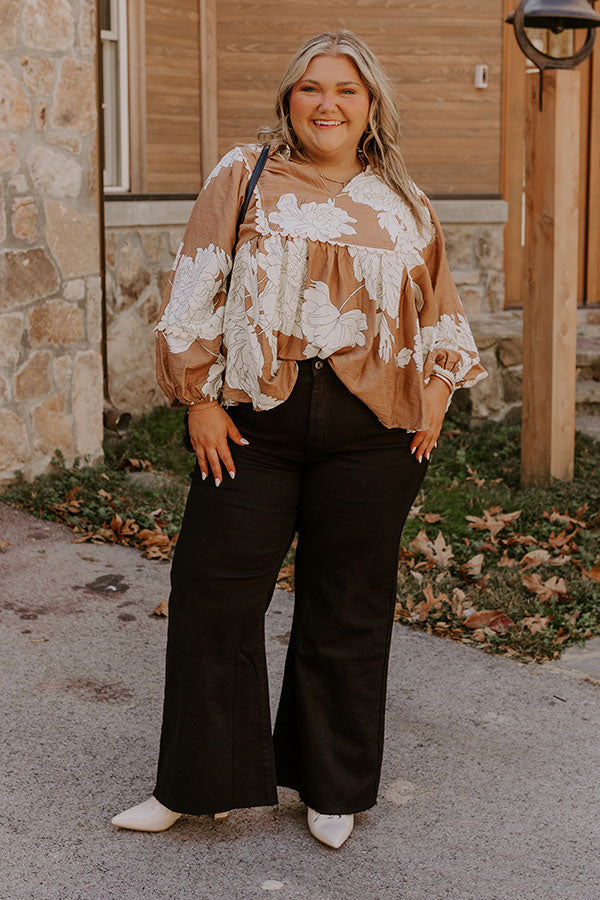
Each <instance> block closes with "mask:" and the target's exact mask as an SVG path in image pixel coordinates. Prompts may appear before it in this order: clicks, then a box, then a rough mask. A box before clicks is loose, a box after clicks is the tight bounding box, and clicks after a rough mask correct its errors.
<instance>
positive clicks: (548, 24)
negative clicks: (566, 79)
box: [506, 0, 600, 72]
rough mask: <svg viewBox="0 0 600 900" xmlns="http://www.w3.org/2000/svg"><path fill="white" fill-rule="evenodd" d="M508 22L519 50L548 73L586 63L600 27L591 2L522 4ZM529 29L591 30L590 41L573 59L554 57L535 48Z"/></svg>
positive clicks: (528, 0) (533, 0)
mask: <svg viewBox="0 0 600 900" xmlns="http://www.w3.org/2000/svg"><path fill="white" fill-rule="evenodd" d="M506 21H507V22H508V23H509V25H514V28H515V37H516V39H517V42H518V44H519V47H520V48H521V50H522V51H523V53H524V54H525V56H526V57H527V58H528V59H530V60H531V62H532V63H534V65H536V66H537V67H538V69H539V70H540V72H543V71H544V69H574V68H575V66H578V65H579V64H580V63H582V62H583V61H584V60H585V59H587V58H588V56H589V55H590V53H591V52H592V50H593V48H594V41H595V39H596V28H598V27H600V15H599V14H598V13H597V12H594V9H593V8H592V5H591V3H589V2H588V0H520V2H519V4H518V6H517V8H516V9H515V11H514V12H512V13H511V14H510V15H509V16H508V17H507V19H506ZM526 28H548V29H550V31H552V32H553V33H554V34H560V33H561V32H562V31H566V30H569V29H570V30H573V29H575V28H587V37H586V40H585V43H584V45H583V47H582V48H581V49H580V50H578V51H577V53H574V54H573V55H571V56H550V54H549V53H543V52H542V51H541V50H538V48H537V47H535V46H534V45H533V44H532V42H531V41H530V40H529V37H528V36H527V32H526V31H525V29H526Z"/></svg>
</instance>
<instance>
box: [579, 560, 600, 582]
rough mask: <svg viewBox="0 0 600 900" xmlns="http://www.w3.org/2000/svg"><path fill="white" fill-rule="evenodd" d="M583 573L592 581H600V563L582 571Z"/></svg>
mask: <svg viewBox="0 0 600 900" xmlns="http://www.w3.org/2000/svg"><path fill="white" fill-rule="evenodd" d="M581 571H582V572H583V574H584V575H585V577H586V578H589V579H590V580H591V581H600V563H596V564H595V565H594V566H593V568H591V569H582V570H581Z"/></svg>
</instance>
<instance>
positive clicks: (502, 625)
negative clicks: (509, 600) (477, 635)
mask: <svg viewBox="0 0 600 900" xmlns="http://www.w3.org/2000/svg"><path fill="white" fill-rule="evenodd" d="M465 625H466V626H467V628H475V629H477V628H485V627H487V628H491V629H492V631H495V632H497V633H498V634H502V633H503V632H504V631H506V629H507V628H508V627H509V626H510V625H514V622H513V620H512V619H511V618H510V616H507V615H506V613H505V612H504V610H503V609H482V610H481V611H480V612H474V613H471V615H470V616H467V618H466V619H465Z"/></svg>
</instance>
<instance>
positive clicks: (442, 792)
mask: <svg viewBox="0 0 600 900" xmlns="http://www.w3.org/2000/svg"><path fill="white" fill-rule="evenodd" d="M0 541H9V542H10V546H8V547H7V548H6V550H5V552H4V553H2V554H0V573H1V578H2V581H1V583H2V592H1V594H0V597H1V604H0V607H1V610H0V633H1V646H2V653H1V654H0V666H1V678H2V682H1V683H2V694H1V698H2V699H1V705H2V718H3V720H4V721H3V729H2V734H3V740H2V742H1V744H0V752H1V759H0V772H1V775H0V781H1V783H2V787H3V791H2V797H3V799H2V801H1V802H0V828H1V835H0V842H1V846H2V853H1V854H0V900H22V898H23V900H24V898H26V900H112V898H115V900H116V898H119V900H134V898H135V900H137V898H139V897H144V898H145V900H167V898H168V900H171V898H173V900H209V898H211V900H212V898H216V900H252V898H262V897H267V896H274V897H278V898H281V900H340V898H342V900H348V898H353V900H354V898H356V900H371V898H372V900H384V898H392V900H399V898H409V900H442V898H452V900H458V898H461V900H462V898H469V900H512V898H515V900H538V898H539V900H598V898H600V789H599V783H600V778H599V772H600V686H599V685H598V684H597V682H598V681H599V680H600V672H599V669H598V666H599V656H598V653H599V651H598V649H597V648H598V642H597V641H594V642H592V644H590V645H589V646H593V650H592V651H590V653H588V655H587V657H586V655H585V654H578V653H577V652H574V651H567V653H565V655H564V657H563V660H567V661H568V669H569V670H571V671H570V672H566V671H563V670H562V669H561V666H562V665H563V663H561V664H560V665H556V664H553V665H551V666H539V665H529V666H526V665H523V664H520V663H516V662H514V661H511V660H509V659H506V658H504V657H494V656H490V655H488V654H485V653H484V652H482V651H481V650H479V649H476V648H471V647H467V646H465V645H463V644H460V643H455V642H452V641H449V640H443V639H440V638H437V637H434V636H429V635H427V634H424V633H422V632H417V631H413V630H410V629H408V628H405V627H403V626H401V625H397V626H395V631H394V642H393V650H392V656H391V661H390V681H389V691H388V709H387V731H386V746H385V754H384V766H383V774H382V783H381V791H380V798H379V802H378V804H377V806H376V807H374V808H373V809H371V810H369V811H367V812H365V813H361V814H359V815H358V816H357V817H356V826H355V830H354V833H353V834H352V835H351V837H350V839H349V840H348V841H347V843H346V844H345V845H344V847H342V848H341V849H340V850H338V851H334V850H329V849H328V848H326V847H323V846H322V845H321V844H319V843H318V842H317V841H315V839H314V838H312V836H311V835H310V834H309V833H308V831H307V829H306V825H305V808H304V806H303V805H302V804H301V803H299V801H298V798H297V795H296V794H295V793H294V792H293V791H289V790H286V789H280V809H279V813H278V815H277V817H275V815H274V813H273V811H272V810H271V809H270V808H259V809H251V810H238V811H234V812H233V813H232V815H231V816H230V818H229V819H228V820H226V821H224V822H222V823H219V824H216V823H214V822H212V821H211V820H209V818H208V817H203V816H202V817H184V818H182V819H180V820H179V821H178V822H177V823H176V824H175V825H174V826H173V828H171V829H170V830H169V831H167V832H164V833H162V834H144V833H135V832H127V831H122V830H118V829H115V828H114V827H113V826H112V825H110V823H109V819H110V817H111V815H113V814H114V813H115V812H117V811H119V810H121V809H124V808H125V807H127V806H130V805H133V804H134V803H136V802H139V801H140V800H142V799H145V798H146V797H147V796H148V795H149V793H150V791H151V789H152V786H153V783H154V781H153V779H154V772H155V764H156V756H157V750H158V731H159V726H160V715H161V703H162V683H163V681H162V680H163V666H164V647H165V640H166V629H167V623H166V621H165V620H164V619H159V618H155V617H152V616H151V615H150V613H151V611H152V609H153V608H154V606H155V605H156V604H157V603H158V602H159V601H160V600H161V598H163V597H164V596H165V595H166V592H167V585H168V572H169V567H168V564H166V563H156V562H149V561H146V560H144V559H143V558H142V557H141V556H140V554H139V553H138V552H137V551H136V550H133V549H128V548H125V547H119V546H116V547H112V546H103V545H89V544H74V543H72V540H71V534H70V532H69V531H68V530H67V529H65V528H63V527H62V526H59V525H53V524H49V523H44V522H41V521H39V520H36V519H32V518H30V517H29V516H27V515H25V514H23V513H21V512H18V511H16V510H13V509H10V508H8V507H2V506H1V505H0ZM291 609H292V598H291V596H290V595H289V594H286V593H284V592H281V591H278V592H277V593H276V594H275V597H274V599H273V603H272V605H271V609H270V611H269V614H268V616H267V631H268V652H269V666H270V673H271V685H272V701H273V704H275V703H276V700H277V697H278V692H279V684H280V680H281V674H282V668H283V660H284V654H285V647H286V642H287V633H288V631H289V627H290V614H291ZM592 653H594V654H595V655H594V656H592V655H591V654H592ZM586 660H587V661H586ZM578 667H579V669H578ZM577 670H579V671H580V677H579V678H578V677H573V671H577ZM592 670H593V671H592ZM584 676H589V677H590V678H592V681H584V680H580V679H581V678H583V677H584ZM594 676H597V677H594Z"/></svg>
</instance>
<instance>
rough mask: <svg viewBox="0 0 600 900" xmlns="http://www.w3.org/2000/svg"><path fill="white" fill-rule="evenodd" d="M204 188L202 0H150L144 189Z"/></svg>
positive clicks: (165, 190) (169, 190)
mask: <svg viewBox="0 0 600 900" xmlns="http://www.w3.org/2000/svg"><path fill="white" fill-rule="evenodd" d="M200 187H201V170H200V74H199V33H198V0H176V2H173V3H168V4H167V3H164V2H159V0H147V2H146V191H148V192H149V193H152V192H155V191H156V192H165V193H170V192H194V191H198V190H199V189H200Z"/></svg>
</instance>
